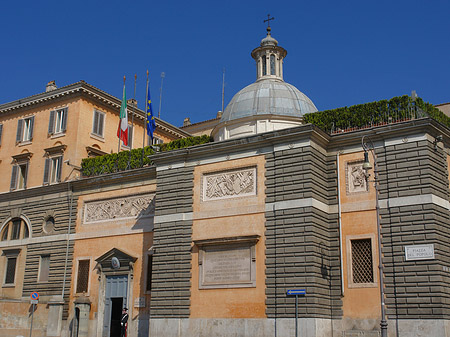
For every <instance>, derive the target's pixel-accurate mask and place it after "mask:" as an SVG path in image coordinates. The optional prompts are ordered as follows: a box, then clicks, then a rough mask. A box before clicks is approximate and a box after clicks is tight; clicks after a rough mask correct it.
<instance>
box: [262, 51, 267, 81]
mask: <svg viewBox="0 0 450 337" xmlns="http://www.w3.org/2000/svg"><path fill="white" fill-rule="evenodd" d="M261 62H262V74H263V76H264V75H267V63H266V56H265V55H264V56H262V57H261Z"/></svg>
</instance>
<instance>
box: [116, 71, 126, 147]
mask: <svg viewBox="0 0 450 337" xmlns="http://www.w3.org/2000/svg"><path fill="white" fill-rule="evenodd" d="M125 79H126V77H125V75H124V76H123V87H124V88H125ZM122 96H123V91H122ZM120 123H121V122H120V110H119V130H120V131H119V134H120V136H119V145H118V146H117V153H119V152H120V140H121V139H122V128H121V127H120Z"/></svg>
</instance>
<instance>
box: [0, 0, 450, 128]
mask: <svg viewBox="0 0 450 337" xmlns="http://www.w3.org/2000/svg"><path fill="white" fill-rule="evenodd" d="M0 11H1V13H2V16H1V17H2V18H1V20H0V38H1V42H2V49H1V53H0V68H1V69H0V70H1V77H0V78H1V80H0V103H6V102H10V101H13V100H16V99H20V98H23V97H27V96H30V95H34V94H37V93H40V92H43V91H44V90H45V85H46V83H47V82H48V81H50V80H55V81H56V84H57V85H58V86H64V85H68V84H71V83H74V82H77V81H79V80H85V81H86V82H88V83H90V84H92V85H94V86H96V87H98V88H100V89H102V90H104V91H106V92H108V93H110V94H112V95H115V96H116V97H121V92H122V83H123V82H122V79H123V76H124V75H126V76H127V93H128V96H131V95H132V93H133V85H134V84H133V82H134V80H133V77H134V74H137V76H138V81H137V93H136V98H137V100H138V105H139V107H141V108H143V102H144V98H145V73H146V70H147V69H149V71H150V88H151V94H152V99H153V103H154V106H153V109H154V111H157V110H158V104H159V88H160V81H161V78H160V74H161V72H165V74H166V77H165V79H164V88H163V100H162V111H161V118H163V119H165V120H167V121H168V122H170V123H172V124H174V125H177V126H180V125H182V123H183V119H184V118H185V117H190V118H191V121H192V122H199V121H202V120H205V119H210V118H214V117H215V115H216V113H217V111H218V110H220V109H221V90H222V69H223V68H225V69H226V74H225V82H226V86H225V105H226V104H227V103H228V102H229V101H230V100H231V98H232V97H233V95H234V94H235V93H236V92H237V91H239V90H240V89H242V88H243V87H245V86H246V85H248V84H250V83H252V82H253V81H254V80H255V78H256V74H255V64H254V61H253V59H252V58H251V57H250V52H251V51H252V49H253V48H255V47H257V46H258V45H259V43H260V40H261V39H262V38H263V37H264V36H265V33H266V31H265V27H266V26H265V24H264V23H263V20H264V19H265V18H266V17H267V14H268V13H270V14H271V15H273V16H274V17H275V20H274V21H273V22H272V24H271V26H272V36H273V37H275V38H276V39H277V40H278V41H279V45H280V46H282V47H284V48H285V49H287V51H288V55H287V57H286V59H285V63H284V79H285V81H286V82H289V83H291V84H293V85H295V86H296V87H297V88H298V89H299V90H300V91H302V92H304V93H305V94H306V95H308V96H309V97H310V98H311V99H312V100H313V102H314V103H315V104H316V106H317V108H318V109H319V110H326V109H332V108H337V107H342V106H349V105H353V104H359V103H365V102H371V101H375V100H379V99H389V98H391V97H393V96H399V95H404V94H410V93H411V90H416V91H417V93H418V95H419V96H421V97H422V98H424V100H426V101H428V102H430V103H433V104H439V103H444V102H450V20H449V19H448V14H449V13H450V1H448V0H446V1H442V0H433V1H414V0H412V1H395V0H391V1H384V0H377V1H360V0H359V1H266V0H259V1H245V0H244V1H236V0H229V1H220V2H219V1H195V0H192V1H170V0H166V1H154V0H150V1H117V0H109V1H96V0H91V1H84V0H81V1H77V2H75V1H70V2H69V1H64V0H59V1H46V0H43V1H39V2H38V1H28V0H27V1H3V2H2V4H1V5H0Z"/></svg>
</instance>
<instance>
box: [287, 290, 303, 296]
mask: <svg viewBox="0 0 450 337" xmlns="http://www.w3.org/2000/svg"><path fill="white" fill-rule="evenodd" d="M287 294H288V295H306V289H290V290H288V291H287Z"/></svg>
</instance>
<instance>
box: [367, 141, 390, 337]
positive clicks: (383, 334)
mask: <svg viewBox="0 0 450 337" xmlns="http://www.w3.org/2000/svg"><path fill="white" fill-rule="evenodd" d="M361 145H362V148H363V150H364V163H363V166H362V168H363V170H364V173H365V177H366V181H367V183H369V177H370V174H369V172H368V171H369V170H370V169H372V165H371V163H370V161H369V151H370V152H371V153H372V156H373V175H374V177H373V180H370V182H373V183H374V187H375V208H376V215H377V239H378V270H379V279H380V302H381V322H380V328H381V337H387V327H388V323H387V321H386V306H385V303H384V281H383V275H384V273H383V259H382V255H381V224H380V203H379V200H378V166H377V156H376V154H375V146H374V145H373V142H372V140H371V139H370V138H369V137H367V136H363V137H362V139H361Z"/></svg>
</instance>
